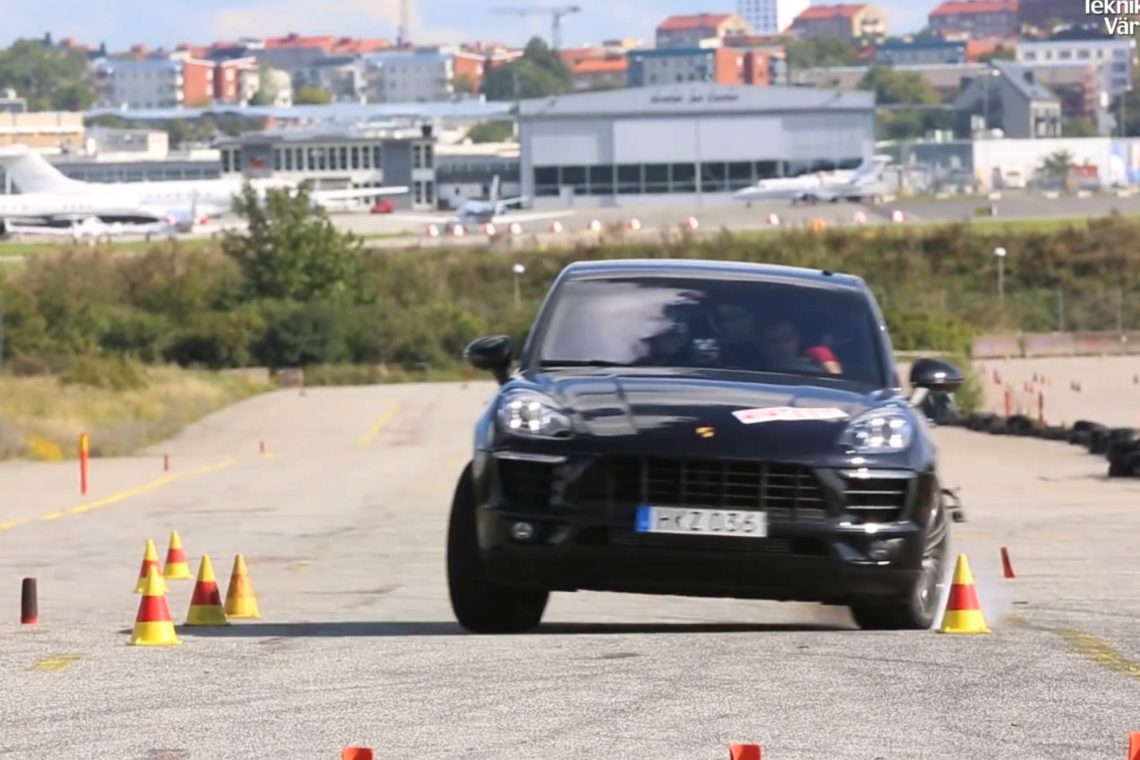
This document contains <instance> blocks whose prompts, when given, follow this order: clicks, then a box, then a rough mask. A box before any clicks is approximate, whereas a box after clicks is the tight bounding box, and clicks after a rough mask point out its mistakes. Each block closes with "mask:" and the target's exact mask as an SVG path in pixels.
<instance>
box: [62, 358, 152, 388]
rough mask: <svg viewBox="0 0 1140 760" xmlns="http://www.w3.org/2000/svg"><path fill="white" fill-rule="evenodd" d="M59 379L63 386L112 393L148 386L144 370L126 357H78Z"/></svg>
mask: <svg viewBox="0 0 1140 760" xmlns="http://www.w3.org/2000/svg"><path fill="white" fill-rule="evenodd" d="M59 379H60V382H61V383H63V384H64V385H87V386H91V387H92V388H102V389H104V390H113V391H136V390H142V389H143V388H146V387H147V385H148V378H147V372H146V368H145V367H143V366H142V365H140V364H139V363H138V362H136V361H134V360H132V359H130V358H128V357H126V356H112V357H108V358H95V357H89V356H84V357H79V358H77V359H75V360H74V361H72V362H71V363H70V365H69V366H68V368H67V369H66V370H65V371H64V373H63V374H62V375H61V376H60V378H59Z"/></svg>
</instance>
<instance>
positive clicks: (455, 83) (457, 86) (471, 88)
mask: <svg viewBox="0 0 1140 760" xmlns="http://www.w3.org/2000/svg"><path fill="white" fill-rule="evenodd" d="M451 87H452V89H454V90H455V92H457V93H458V92H462V93H464V94H467V95H474V94H475V93H476V92H478V89H479V88H478V87H476V86H475V78H474V77H472V76H471V75H470V74H456V75H455V76H454V77H452V79H451Z"/></svg>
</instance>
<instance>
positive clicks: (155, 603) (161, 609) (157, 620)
mask: <svg viewBox="0 0 1140 760" xmlns="http://www.w3.org/2000/svg"><path fill="white" fill-rule="evenodd" d="M128 643H129V644H130V645H131V646H136V647H172V646H177V645H179V644H181V643H182V642H181V641H179V640H178V636H177V634H176V633H175V631H174V621H173V620H172V619H171V617H170V606H169V605H168V604H167V603H166V585H165V584H164V583H163V582H162V576H161V575H159V574H158V568H156V567H154V566H151V567H149V568H147V574H146V580H145V581H144V582H143V590H142V599H141V600H140V601H139V612H138V615H137V616H136V617H135V628H134V631H133V632H132V633H131V640H130V641H129V642H128Z"/></svg>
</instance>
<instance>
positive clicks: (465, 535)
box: [447, 464, 550, 633]
mask: <svg viewBox="0 0 1140 760" xmlns="http://www.w3.org/2000/svg"><path fill="white" fill-rule="evenodd" d="M447 587H448V592H449V594H450V596H451V609H452V611H453V612H454V613H455V618H456V620H457V621H458V622H459V624H460V625H461V626H463V627H464V628H465V629H467V630H468V631H471V632H472V633H523V632H525V631H528V630H530V629H532V628H535V627H537V626H538V624H539V623H540V622H542V613H543V612H544V611H545V610H546V603H547V601H548V600H549V598H550V594H549V592H546V591H533V590H529V589H515V588H510V587H508V586H500V585H498V584H496V583H492V582H491V581H490V580H488V578H487V574H486V570H485V569H484V567H483V560H482V557H481V556H480V554H479V539H478V534H477V531H476V523H475V489H474V484H473V483H472V476H471V465H470V464H468V465H467V467H466V469H464V471H463V474H462V475H461V476H460V478H459V483H458V484H456V487H455V496H454V498H453V499H452V503H451V518H450V521H449V525H448V530H447Z"/></svg>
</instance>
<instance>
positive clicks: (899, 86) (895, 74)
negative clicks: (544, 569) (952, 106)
mask: <svg viewBox="0 0 1140 760" xmlns="http://www.w3.org/2000/svg"><path fill="white" fill-rule="evenodd" d="M858 87H859V89H861V90H874V91H875V102H876V103H877V104H878V105H893V106H908V105H910V106H918V107H917V108H915V109H914V110H892V111H888V112H883V113H881V114H880V115H879V132H880V134H881V136H882V137H884V138H886V139H888V140H903V139H907V138H914V137H921V136H922V135H924V134H926V133H927V132H929V131H930V130H934V129H949V127H950V126H951V121H952V119H951V116H950V113H949V112H947V111H940V110H936V109H931V108H925V106H936V105H939V104H941V103H942V95H941V94H939V92H938V90H936V89H934V87H933V86H932V85H931V84H930V83H929V82H927V81H926V80H925V79H924V78H923V77H922V75H921V74H919V73H918V72H915V71H898V70H897V69H894V68H891V67H890V66H873V67H872V68H871V70H870V71H868V72H867V74H866V75H865V76H864V77H863V79H862V80H860V82H859V85H858Z"/></svg>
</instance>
